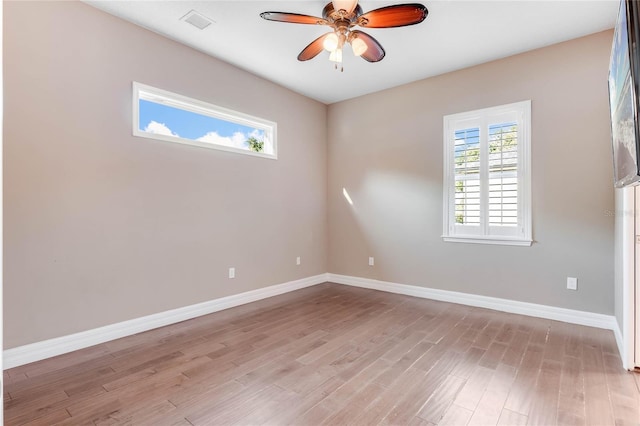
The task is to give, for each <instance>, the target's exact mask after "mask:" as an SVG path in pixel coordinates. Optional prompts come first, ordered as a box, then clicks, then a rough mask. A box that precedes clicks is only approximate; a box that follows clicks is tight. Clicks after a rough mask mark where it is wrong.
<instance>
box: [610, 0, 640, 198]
mask: <svg viewBox="0 0 640 426" xmlns="http://www.w3.org/2000/svg"><path fill="white" fill-rule="evenodd" d="M637 41H638V5H637V4H636V2H635V1H633V0H622V1H621V2H620V10H619V12H618V18H617V21H616V29H615V33H614V36H613V45H612V47H611V60H610V62H609V107H610V111H611V136H612V142H613V173H614V185H615V186H616V187H617V188H622V187H624V186H628V185H632V184H637V183H638V182H639V181H640V172H639V170H638V148H639V147H638V142H639V141H640V132H639V129H638V102H637V99H638V97H637V96H638V72H639V71H640V68H639V62H638V61H639V58H638V47H637Z"/></svg>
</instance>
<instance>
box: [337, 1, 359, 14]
mask: <svg viewBox="0 0 640 426" xmlns="http://www.w3.org/2000/svg"><path fill="white" fill-rule="evenodd" d="M331 3H333V10H335V11H339V10H344V11H346V12H347V13H351V12H353V9H355V8H356V6H357V5H358V0H333V1H332V2H331Z"/></svg>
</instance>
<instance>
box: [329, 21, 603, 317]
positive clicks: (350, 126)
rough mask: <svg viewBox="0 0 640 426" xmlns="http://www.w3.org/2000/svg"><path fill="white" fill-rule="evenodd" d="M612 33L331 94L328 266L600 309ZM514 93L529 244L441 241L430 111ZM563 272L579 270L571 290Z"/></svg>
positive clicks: (507, 98)
mask: <svg viewBox="0 0 640 426" xmlns="http://www.w3.org/2000/svg"><path fill="white" fill-rule="evenodd" d="M611 39H612V32H611V31H607V32H603V33H599V34H595V35H592V36H588V37H584V38H581V39H577V40H573V41H569V42H566V43H562V44H558V45H554V46H551V47H548V48H544V49H540V50H536V51H532V52H529V53H525V54H521V55H517V56H513V57H510V58H506V59H503V60H499V61H494V62H491V63H487V64H483V65H479V66H476V67H472V68H468V69H465V70H461V71H458V72H453V73H449V74H445V75H442V76H438V77H434V78H429V79H426V80H422V81H418V82H415V83H412V84H408V85H405V86H401V87H397V88H393V89H390V90H385V91H383V92H378V93H375V94H372V95H368V96H364V97H361V98H357V99H353V100H349V101H345V102H341V103H338V104H333V105H331V106H330V107H329V130H328V142H329V173H328V176H329V187H328V197H329V198H328V200H329V229H330V238H329V241H330V242H329V270H330V272H333V273H338V274H345V275H354V276H359V277H369V278H375V279H379V280H386V281H391V282H397V283H403V284H412V285H418V286H425V287H432V288H439V289H446V290H454V291H462V292H467V293H473V294H481V295H487V296H494V297H501V298H507V299H513V300H520V301H526V302H533V303H541V304H545V305H552V306H560V307H565V308H571V309H579V310H585V311H590V312H598V313H604V314H613V311H614V302H613V298H614V291H613V285H614V275H613V274H614V267H613V266H614V265H613V263H614V247H613V238H614V217H613V214H612V212H613V210H614V199H613V196H614V194H613V185H612V166H611V162H612V161H611V139H610V128H609V117H608V114H609V111H608V103H607V69H608V61H609V52H610V47H611ZM424 54H428V52H425V53H424ZM526 99H531V100H532V121H533V123H532V176H533V181H532V202H533V234H534V240H535V243H534V244H533V246H531V247H508V246H489V245H472V244H461V243H444V242H442V239H441V238H440V236H441V234H442V155H443V152H442V118H443V116H444V115H447V114H452V113H457V112H463V111H469V110H473V109H477V108H484V107H490V106H495V105H501V104H505V103H510V102H515V101H522V100H526ZM343 187H345V188H346V189H347V190H348V191H349V193H350V195H351V198H352V199H353V201H354V205H353V206H350V205H348V204H347V203H346V202H345V200H344V198H343V196H342V188H343ZM368 256H375V262H376V264H375V267H369V266H367V258H368ZM567 276H574V277H578V291H577V292H575V291H570V290H566V277H567Z"/></svg>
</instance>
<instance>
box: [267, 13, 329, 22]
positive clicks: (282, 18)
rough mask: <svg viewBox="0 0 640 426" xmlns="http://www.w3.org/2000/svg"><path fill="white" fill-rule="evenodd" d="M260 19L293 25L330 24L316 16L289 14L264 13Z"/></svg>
mask: <svg viewBox="0 0 640 426" xmlns="http://www.w3.org/2000/svg"><path fill="white" fill-rule="evenodd" d="M260 17H261V18H263V19H266V20H267V21H276V22H289V23H292V24H309V25H327V24H328V23H329V22H327V20H326V19H322V18H318V17H316V16H309V15H300V14H298V13H287V12H262V13H261V14H260Z"/></svg>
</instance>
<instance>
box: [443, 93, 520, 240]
mask: <svg viewBox="0 0 640 426" xmlns="http://www.w3.org/2000/svg"><path fill="white" fill-rule="evenodd" d="M507 117H509V118H510V119H509V120H505V119H506V118H507ZM512 117H515V119H513V118H512ZM501 121H502V122H504V121H516V122H517V125H518V151H517V152H518V166H517V168H518V170H517V178H518V208H517V212H518V225H517V226H516V227H515V230H514V231H512V232H510V231H509V229H508V228H506V227H501V226H490V224H489V218H488V215H489V201H488V200H489V196H488V184H489V164H488V150H489V137H488V131H489V126H491V125H495V124H499V123H500V122H501ZM473 125H475V126H477V127H478V128H479V129H480V147H479V148H480V173H479V180H480V200H481V201H480V225H478V226H471V225H461V224H457V223H456V221H455V194H456V191H455V155H454V149H455V132H456V131H457V130H464V129H467V128H469V126H473ZM443 141H444V143H443V148H444V167H443V170H444V172H443V174H444V176H443V234H442V239H443V241H445V242H462V243H479V244H498V245H512V246H530V245H531V244H532V242H533V238H532V226H531V222H532V220H531V219H532V218H531V100H527V101H521V102H514V103H510V104H506V105H499V106H495V107H489V108H483V109H478V110H474V111H468V112H462V113H457V114H450V115H445V116H444V118H443ZM483 188H484V189H483Z"/></svg>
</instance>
